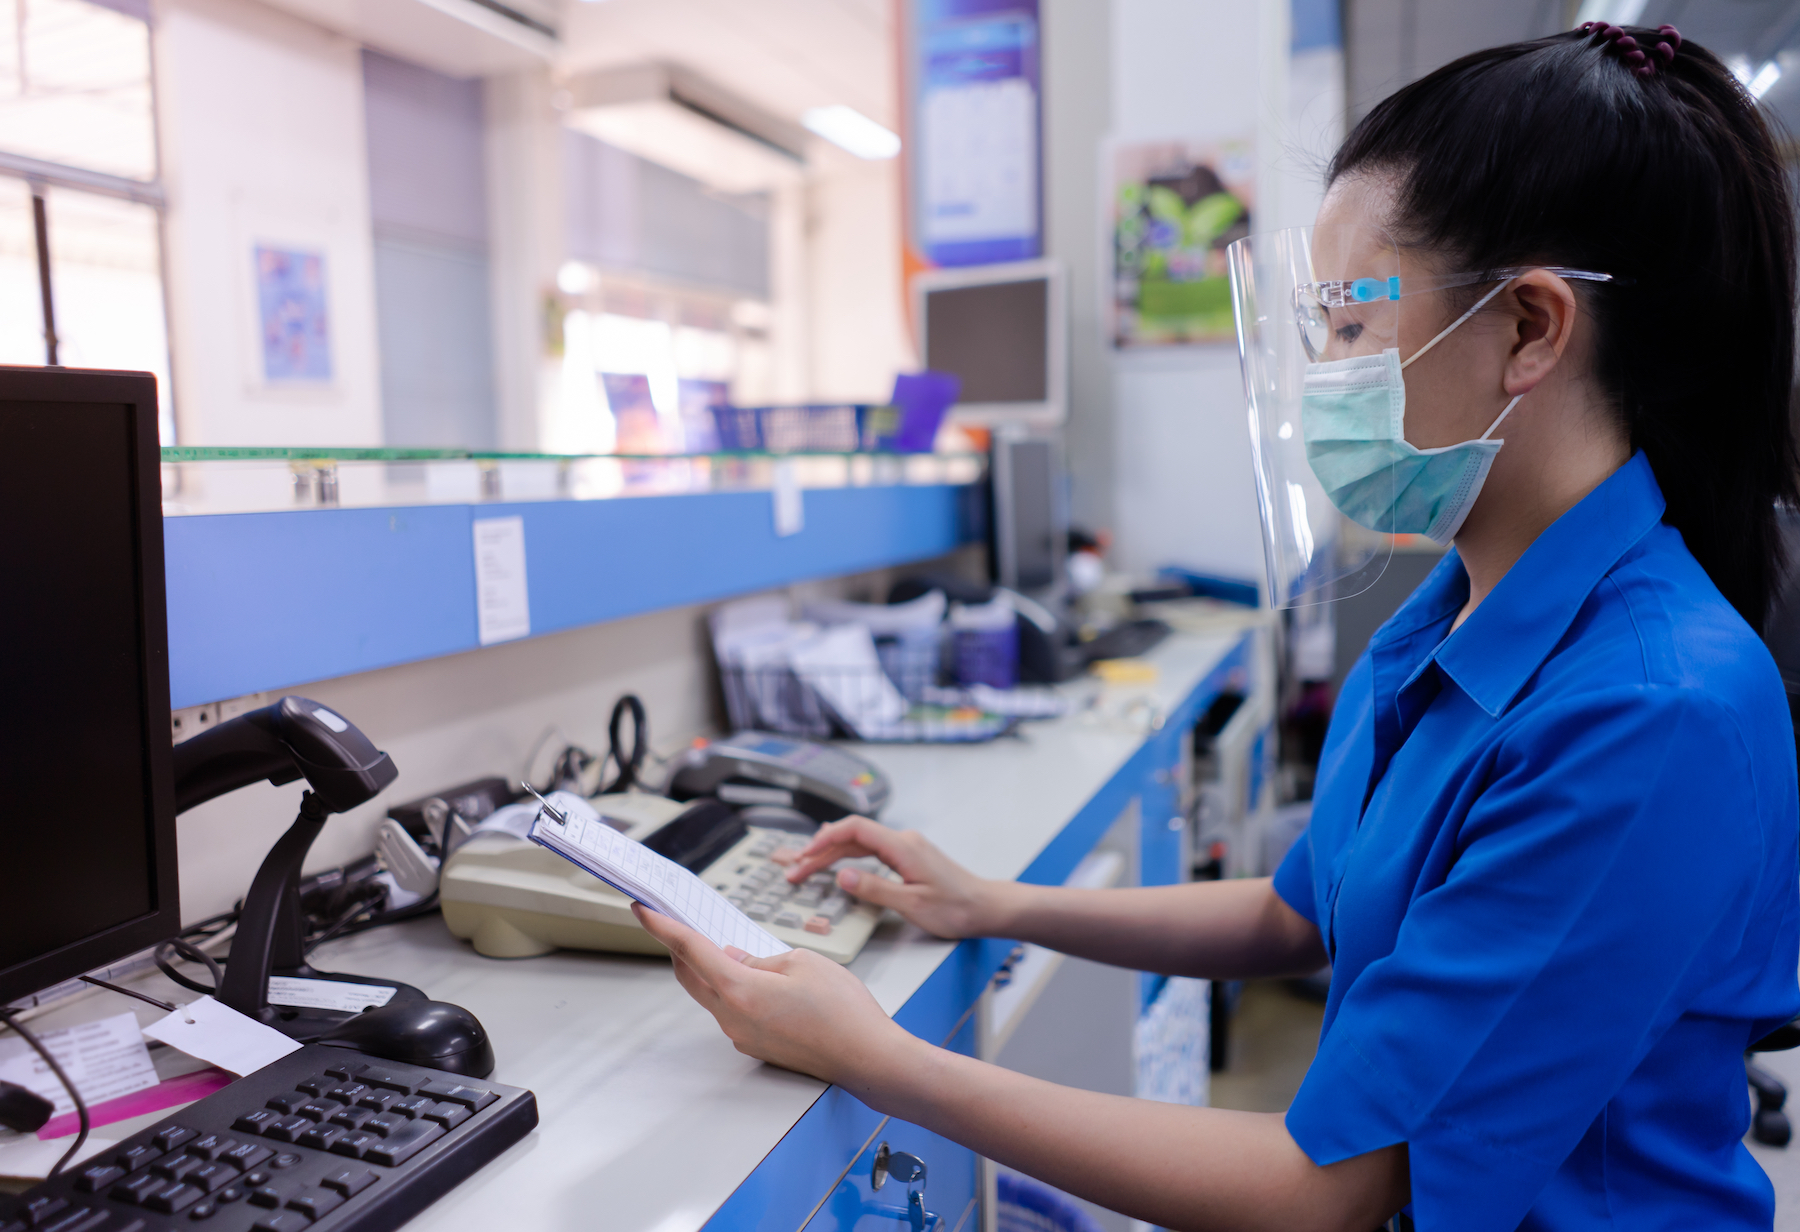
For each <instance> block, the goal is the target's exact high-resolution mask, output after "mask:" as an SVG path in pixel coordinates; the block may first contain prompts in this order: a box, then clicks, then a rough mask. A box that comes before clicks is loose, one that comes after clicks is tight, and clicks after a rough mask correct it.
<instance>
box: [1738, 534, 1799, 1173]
mask: <svg viewBox="0 0 1800 1232" xmlns="http://www.w3.org/2000/svg"><path fill="white" fill-rule="evenodd" d="M1781 539H1782V543H1783V545H1784V546H1785V547H1786V548H1787V558H1788V576H1787V577H1786V578H1784V579H1783V581H1782V586H1781V593H1780V595H1779V597H1778V598H1777V599H1776V600H1775V609H1774V611H1772V612H1771V613H1770V614H1769V627H1768V629H1767V630H1766V631H1765V632H1764V634H1763V641H1764V642H1766V643H1767V644H1768V647H1769V653H1770V654H1772V655H1774V656H1775V666H1776V667H1778V668H1779V669H1781V683H1782V686H1783V687H1784V688H1786V690H1787V700H1788V719H1789V721H1790V722H1792V723H1793V725H1794V746H1795V750H1796V755H1797V756H1800V511H1794V510H1783V511H1782V512H1781ZM1795 1046H1800V1018H1795V1019H1793V1020H1792V1021H1791V1022H1787V1023H1783V1024H1782V1025H1781V1026H1779V1027H1776V1028H1775V1029H1774V1030H1773V1031H1771V1032H1769V1033H1768V1034H1767V1035H1765V1036H1763V1037H1762V1038H1761V1039H1759V1040H1757V1041H1756V1042H1755V1043H1754V1044H1752V1045H1750V1047H1749V1048H1747V1049H1746V1050H1745V1051H1744V1077H1745V1078H1747V1079H1748V1080H1749V1082H1750V1090H1751V1091H1752V1092H1753V1093H1754V1094H1755V1095H1756V1116H1755V1119H1754V1120H1753V1121H1752V1122H1751V1124H1750V1136H1751V1137H1752V1138H1755V1139H1756V1140H1757V1141H1758V1142H1761V1143H1763V1144H1764V1145H1765V1146H1786V1145H1787V1144H1788V1142H1789V1140H1791V1139H1792V1138H1793V1136H1794V1127H1793V1124H1792V1123H1791V1122H1790V1121H1789V1120H1788V1115H1787V1113H1786V1112H1785V1111H1783V1105H1785V1104H1786V1103H1787V1094H1788V1093H1787V1087H1786V1086H1785V1085H1784V1084H1783V1083H1782V1081H1781V1079H1779V1078H1777V1077H1776V1076H1775V1075H1774V1074H1771V1073H1770V1072H1769V1071H1768V1070H1766V1069H1764V1068H1763V1067H1762V1066H1760V1065H1758V1064H1757V1063H1756V1062H1755V1061H1753V1060H1751V1058H1752V1057H1753V1056H1755V1055H1756V1054H1757V1053H1759V1052H1785V1051H1786V1050H1788V1049H1789V1048H1793V1047H1795Z"/></svg>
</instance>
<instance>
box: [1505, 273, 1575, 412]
mask: <svg viewBox="0 0 1800 1232" xmlns="http://www.w3.org/2000/svg"><path fill="white" fill-rule="evenodd" d="M1509 289H1510V291H1511V297H1512V300H1513V303H1514V304H1515V305H1516V320H1515V322H1514V328H1513V335H1512V339H1511V342H1512V349H1511V353H1510V354H1509V355H1508V356H1507V361H1506V372H1505V374H1504V376H1503V377H1502V382H1501V383H1502V385H1503V386H1504V388H1505V389H1506V392H1507V393H1509V394H1512V395H1514V396H1517V395H1519V394H1525V393H1530V392H1531V391H1532V390H1533V389H1534V388H1536V387H1537V384H1538V382H1540V381H1542V380H1543V379H1544V378H1545V377H1547V376H1549V375H1550V372H1551V369H1553V368H1555V367H1556V364H1557V361H1558V360H1560V359H1561V358H1562V354H1563V352H1564V351H1565V350H1567V349H1568V346H1569V339H1570V338H1571V337H1572V336H1573V335H1574V332H1575V318H1576V315H1577V312H1578V306H1577V304H1576V301H1575V292H1574V290H1572V289H1571V288H1570V286H1569V284H1568V283H1567V282H1565V281H1563V280H1562V279H1561V278H1558V277H1557V276H1556V275H1555V274H1552V273H1551V272H1550V271H1549V270H1544V269H1535V270H1531V271H1530V272H1529V273H1525V274H1521V275H1519V277H1518V278H1517V279H1516V280H1515V281H1514V282H1513V284H1512V286H1511V288H1509Z"/></svg>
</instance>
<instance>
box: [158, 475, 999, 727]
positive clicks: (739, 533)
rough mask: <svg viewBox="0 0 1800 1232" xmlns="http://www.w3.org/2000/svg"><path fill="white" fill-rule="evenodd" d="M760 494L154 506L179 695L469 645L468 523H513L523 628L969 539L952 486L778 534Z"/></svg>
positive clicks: (550, 628) (810, 509)
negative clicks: (202, 511)
mask: <svg viewBox="0 0 1800 1232" xmlns="http://www.w3.org/2000/svg"><path fill="white" fill-rule="evenodd" d="M770 499H771V498H770V494H769V493H767V492H709V493H700V494H695V495H686V496H656V497H632V498H628V499H621V500H602V501H550V502H544V503H541V504H494V505H427V506H418V507H407V508H395V509H325V510H306V511H297V512H293V513H248V514H216V515H209V516H199V517H184V518H167V519H165V520H164V522H163V542H164V548H165V551H166V553H167V557H168V595H169V676H170V681H169V684H170V696H171V703H170V704H171V705H173V706H175V707H176V708H177V709H180V708H182V707H185V706H194V705H198V704H200V703H202V702H212V701H220V700H223V699H225V698H231V697H239V696H242V695H243V694H246V693H255V692H259V691H274V690H279V689H284V688H289V687H291V686H294V685H298V684H303V683H305V682H307V681H312V680H326V679H330V678H332V677H336V676H344V675H348V674H350V673H352V672H364V671H370V670H372V669H375V668H380V667H391V666H394V665H395V664H398V663H409V662H413V661H415V660H419V659H429V658H434V657H436V656H439V655H446V654H454V653H456V652H458V651H463V650H473V649H475V648H476V647H477V646H478V645H479V639H478V636H477V629H476V617H475V563H474V545H473V531H472V523H473V521H474V519H476V518H478V517H479V518H493V517H508V516H512V515H515V514H516V515H518V516H520V517H522V518H523V519H524V520H525V557H526V579H527V584H528V587H529V593H530V600H531V628H532V632H533V633H534V634H538V633H550V632H555V631H557V630H561V629H570V628H575V627H578V626H581V625H588V624H594V623H597V622H599V621H605V620H617V619H620V618H621V617H625V616H635V615H638V614H641V613H644V612H654V611H660V610H663V609H665V608H670V607H677V606H680V605H683V604H689V603H704V602H708V601H711V600H715V599H722V598H726V597H728V596H731V595H739V594H745V593H748V592H751V591H756V590H765V589H768V588H770V587H774V586H784V585H787V584H788V583H791V582H797V581H802V580H805V579H808V578H820V577H832V576H836V575H839V574H845V573H855V572H860V571H862V570H866V569H879V568H882V567H885V566H888V565H898V564H904V563H906V562H908V561H915V560H925V559H928V558H930V557H933V556H939V555H942V554H943V553H945V552H948V551H951V550H952V549H954V548H956V547H957V546H959V545H960V544H963V543H966V542H968V541H970V540H971V539H972V538H974V537H976V536H977V535H979V533H980V528H979V526H978V525H976V524H975V522H974V520H973V519H972V518H971V516H970V510H971V509H972V508H973V507H974V506H977V505H979V502H978V501H973V500H971V499H970V491H969V489H968V488H965V487H958V486H949V485H928V486H917V487H876V488H824V489H813V490H810V491H808V492H807V493H806V494H805V511H806V526H805V529H804V530H802V531H801V532H800V533H799V534H796V535H790V536H788V537H786V538H777V537H776V535H775V528H774V515H773V511H772V509H771V505H770Z"/></svg>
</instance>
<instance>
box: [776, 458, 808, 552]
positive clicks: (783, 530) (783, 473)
mask: <svg viewBox="0 0 1800 1232" xmlns="http://www.w3.org/2000/svg"><path fill="white" fill-rule="evenodd" d="M769 496H770V499H771V500H772V501H773V502H774V505H775V534H776V536H777V537H778V538H782V539H785V538H787V537H788V536H789V535H797V534H799V533H800V532H801V531H803V530H805V529H806V498H805V497H804V496H802V495H801V494H800V472H799V469H798V468H797V467H796V466H795V465H794V463H793V462H791V461H784V462H777V463H776V464H775V486H774V487H773V488H771V489H770V492H769Z"/></svg>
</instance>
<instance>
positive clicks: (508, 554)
mask: <svg viewBox="0 0 1800 1232" xmlns="http://www.w3.org/2000/svg"><path fill="white" fill-rule="evenodd" d="M475 618H476V623H477V625H478V626H479V632H480V635H481V644H482V645H483V646H488V645H491V644H493V643H494V642H509V641H511V640H512V639H514V638H516V637H524V636H526V635H527V634H529V633H530V632H531V596H530V592H529V591H528V590H527V589H526V586H525V519H524V518H522V517H511V518H477V519H475Z"/></svg>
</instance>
